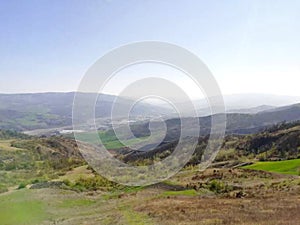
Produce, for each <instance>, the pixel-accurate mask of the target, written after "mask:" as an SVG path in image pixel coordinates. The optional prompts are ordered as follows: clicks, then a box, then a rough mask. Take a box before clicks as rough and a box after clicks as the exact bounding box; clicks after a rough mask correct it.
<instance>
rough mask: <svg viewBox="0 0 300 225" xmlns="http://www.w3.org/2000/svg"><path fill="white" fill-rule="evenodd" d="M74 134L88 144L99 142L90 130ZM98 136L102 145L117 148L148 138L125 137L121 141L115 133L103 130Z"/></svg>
mask: <svg viewBox="0 0 300 225" xmlns="http://www.w3.org/2000/svg"><path fill="white" fill-rule="evenodd" d="M66 136H69V137H71V136H70V135H66ZM76 136H77V138H78V139H79V140H80V141H83V142H87V143H90V144H99V139H98V137H96V138H95V136H94V135H93V133H91V132H84V133H78V134H77V135H76ZM99 137H100V139H101V142H102V143H103V144H104V146H105V147H106V148H107V149H119V148H122V147H125V146H131V145H134V144H138V143H141V142H143V141H145V139H147V138H148V137H141V138H134V139H127V140H124V141H122V142H123V143H122V142H121V141H119V140H118V138H117V137H116V136H115V135H113V134H110V133H108V132H103V131H99Z"/></svg>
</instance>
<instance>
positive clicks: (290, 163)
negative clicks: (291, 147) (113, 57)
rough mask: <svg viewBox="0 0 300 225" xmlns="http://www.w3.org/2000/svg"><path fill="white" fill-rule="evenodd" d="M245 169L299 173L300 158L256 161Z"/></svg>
mask: <svg viewBox="0 0 300 225" xmlns="http://www.w3.org/2000/svg"><path fill="white" fill-rule="evenodd" d="M243 168H245V169H253V170H263V171H269V172H274V173H281V174H291V175H300V159H293V160H284V161H276V162H257V163H254V164H252V165H249V166H245V167H243Z"/></svg>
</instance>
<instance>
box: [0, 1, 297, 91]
mask: <svg viewBox="0 0 300 225" xmlns="http://www.w3.org/2000/svg"><path fill="white" fill-rule="evenodd" d="M299 12H300V1H298V0H294V1H292V0H280V1H277V0H269V1H264V0H249V1H243V0H236V1H233V0H228V1H223V0H218V1H215V0H212V1H207V0H204V1H199V0H194V1H188V0H187V1H182V0H178V1H176V0H164V1H161V0H149V1H148V0H136V1H133V0H132V1H131V0H126V1H123V0H106V1H104V0H103V1H95V0H91V1H79V0H78V1H77V0H75V1H72V0H69V1H58V0H57V1H46V0H43V1H39V0H36V1H30V0H28V1H21V0H19V1H1V3H0V30H1V31H0V59H1V61H0V92H2V93H16V92H45V91H74V90H76V88H77V86H78V84H79V82H80V79H81V77H82V76H83V75H84V73H85V72H86V70H87V69H88V68H89V66H90V65H91V64H93V63H94V62H95V61H96V60H97V59H98V58H99V57H100V56H102V55H103V54H105V53H106V52H107V51H109V50H110V49H112V48H115V47H117V46H120V45H123V44H126V43H128V42H133V41H143V40H158V41H166V42H170V43H174V44H177V45H180V46H182V47H185V48H187V49H188V50H190V51H192V52H194V53H195V54H197V55H198V56H199V57H200V58H201V59H202V60H203V61H204V62H205V63H206V64H207V65H208V67H209V68H210V69H211V71H212V72H213V74H214V76H215V78H216V79H217V81H218V82H219V85H220V87H221V90H222V91H223V93H225V94H231V93H250V92H256V93H273V94H282V95H300V88H299V85H300V13H299ZM166 71H168V70H166ZM166 71H164V72H166ZM164 72H162V73H164ZM124 74H125V75H124ZM126 76H130V73H127V74H126V73H123V78H120V79H119V81H120V82H119V83H116V84H115V87H118V85H119V84H120V85H121V83H122V82H121V81H124V80H126ZM167 76H170V77H173V78H174V75H173V76H172V74H167ZM180 79H181V78H180ZM180 79H179V80H180ZM108 92H112V93H114V90H113V89H112V90H108Z"/></svg>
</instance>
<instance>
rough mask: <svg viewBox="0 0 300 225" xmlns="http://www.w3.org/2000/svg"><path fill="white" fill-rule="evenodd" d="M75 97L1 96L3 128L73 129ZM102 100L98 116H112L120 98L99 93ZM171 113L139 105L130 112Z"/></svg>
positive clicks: (124, 102)
mask: <svg viewBox="0 0 300 225" xmlns="http://www.w3.org/2000/svg"><path fill="white" fill-rule="evenodd" d="M80 94H81V95H83V96H84V97H86V98H95V95H96V94H90V93H80ZM74 95H75V93H74V92H70V93H35V94H0V129H13V130H17V131H24V130H34V129H46V128H53V127H63V126H70V125H71V124H72V107H73V100H74ZM99 97H100V98H101V102H99V101H97V103H96V106H95V113H96V117H108V116H110V114H111V111H112V107H113V104H114V101H115V100H116V99H117V98H119V97H116V96H113V95H106V94H100V95H99ZM100 103H101V104H100ZM118 104H119V106H118V107H119V108H121V109H122V108H125V106H126V105H128V104H129V105H132V104H133V101H132V100H130V99H126V98H119V99H118ZM123 106H124V107H123ZM168 113H170V111H169V110H168V109H165V108H161V107H159V106H153V105H150V104H146V103H139V104H137V105H135V107H134V108H133V110H132V111H131V116H159V115H165V114H168ZM120 115H121V112H120Z"/></svg>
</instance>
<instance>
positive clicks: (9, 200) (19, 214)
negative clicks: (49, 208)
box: [0, 190, 46, 225]
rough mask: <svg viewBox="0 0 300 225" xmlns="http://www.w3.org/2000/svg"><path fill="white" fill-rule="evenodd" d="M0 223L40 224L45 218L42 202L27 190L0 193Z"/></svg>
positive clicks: (15, 224) (14, 224)
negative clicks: (5, 193)
mask: <svg viewBox="0 0 300 225" xmlns="http://www.w3.org/2000/svg"><path fill="white" fill-rule="evenodd" d="M0 202H1V204H0V223H1V224H6V225H10V224H11V225H18V224H40V222H42V221H43V220H44V219H45V218H46V214H45V212H44V209H43V208H44V203H43V202H42V201H39V200H37V199H34V198H33V196H32V194H31V192H30V191H29V190H20V191H16V192H14V193H11V194H9V195H0Z"/></svg>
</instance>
